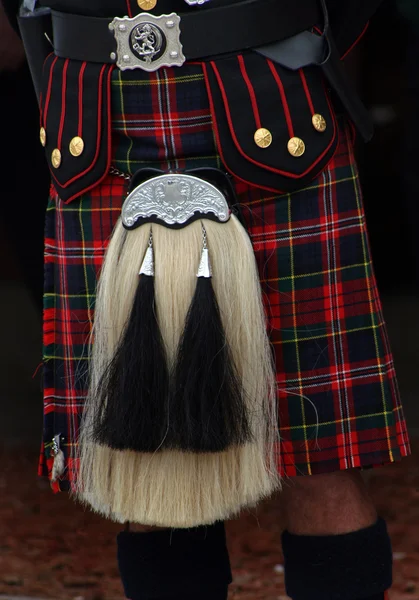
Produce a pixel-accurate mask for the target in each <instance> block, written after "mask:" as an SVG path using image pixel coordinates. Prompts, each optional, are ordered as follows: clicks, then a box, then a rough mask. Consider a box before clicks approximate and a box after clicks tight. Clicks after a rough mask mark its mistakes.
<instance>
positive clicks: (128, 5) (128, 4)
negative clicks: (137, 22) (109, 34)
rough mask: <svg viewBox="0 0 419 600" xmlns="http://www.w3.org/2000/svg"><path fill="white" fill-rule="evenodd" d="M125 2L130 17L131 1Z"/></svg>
mask: <svg viewBox="0 0 419 600" xmlns="http://www.w3.org/2000/svg"><path fill="white" fill-rule="evenodd" d="M126 2H127V12H128V16H129V17H132V10H131V2H130V0H126Z"/></svg>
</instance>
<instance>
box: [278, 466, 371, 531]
mask: <svg viewBox="0 0 419 600" xmlns="http://www.w3.org/2000/svg"><path fill="white" fill-rule="evenodd" d="M281 503H282V510H283V512H284V516H285V520H286V527H287V529H288V530H289V531H291V532H292V533H296V534H300V535H304V534H306V535H328V534H339V533H347V532H349V531H356V530H358V529H362V528H363V527H368V526H369V525H371V524H372V523H374V522H375V521H376V519H377V513H376V510H375V507H374V504H373V502H372V500H371V498H370V496H369V494H368V490H367V487H366V485H365V483H364V480H363V478H362V475H361V473H360V472H359V471H356V470H348V471H338V472H335V473H328V474H323V475H311V476H306V477H294V478H291V479H289V480H287V481H285V483H284V488H283V492H282V494H281Z"/></svg>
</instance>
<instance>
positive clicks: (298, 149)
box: [288, 137, 306, 158]
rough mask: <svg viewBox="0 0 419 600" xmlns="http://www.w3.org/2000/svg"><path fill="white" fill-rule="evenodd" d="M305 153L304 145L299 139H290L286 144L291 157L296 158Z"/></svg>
mask: <svg viewBox="0 0 419 600" xmlns="http://www.w3.org/2000/svg"><path fill="white" fill-rule="evenodd" d="M305 151H306V145H305V143H304V142H303V140H302V139H301V138H299V137H292V138H291V139H290V141H289V142H288V152H289V153H290V154H291V156H295V157H296V158H298V157H299V156H302V155H303V154H304V152H305Z"/></svg>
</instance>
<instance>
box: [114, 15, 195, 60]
mask: <svg viewBox="0 0 419 600" xmlns="http://www.w3.org/2000/svg"><path fill="white" fill-rule="evenodd" d="M179 24H180V17H179V15H177V14H176V13H174V12H173V13H170V15H159V16H158V17H156V16H155V15H151V14H150V13H140V14H139V15H137V16H135V17H133V18H129V17H122V18H120V17H115V18H114V20H113V21H112V22H111V23H109V29H110V30H111V31H113V33H114V35H115V39H116V53H115V52H112V53H111V59H113V60H114V61H115V62H116V65H117V66H118V67H119V68H120V69H121V71H125V70H126V69H143V71H157V69H159V68H160V67H180V66H182V65H183V63H184V62H185V56H184V54H183V52H182V44H181V42H180V27H179Z"/></svg>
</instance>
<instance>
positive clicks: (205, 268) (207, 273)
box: [196, 226, 212, 279]
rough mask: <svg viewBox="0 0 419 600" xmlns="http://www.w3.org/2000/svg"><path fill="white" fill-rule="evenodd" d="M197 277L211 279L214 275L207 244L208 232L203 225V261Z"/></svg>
mask: <svg viewBox="0 0 419 600" xmlns="http://www.w3.org/2000/svg"><path fill="white" fill-rule="evenodd" d="M196 276H197V277H205V278H206V279H209V278H210V277H212V271H211V263H210V258H209V250H208V246H207V232H206V231H205V228H204V226H202V253H201V261H200V263H199V267H198V273H197V274H196Z"/></svg>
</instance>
